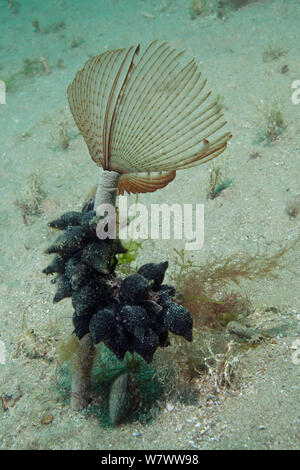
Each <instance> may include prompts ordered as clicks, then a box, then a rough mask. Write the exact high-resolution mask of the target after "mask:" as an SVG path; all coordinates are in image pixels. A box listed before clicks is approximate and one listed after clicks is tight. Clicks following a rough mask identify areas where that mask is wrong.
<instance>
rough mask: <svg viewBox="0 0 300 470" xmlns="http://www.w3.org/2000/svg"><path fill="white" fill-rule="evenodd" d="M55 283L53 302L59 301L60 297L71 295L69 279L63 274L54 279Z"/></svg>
mask: <svg viewBox="0 0 300 470" xmlns="http://www.w3.org/2000/svg"><path fill="white" fill-rule="evenodd" d="M55 283H56V285H57V291H56V294H55V296H54V298H53V302H54V303H57V302H60V301H61V300H62V299H65V298H66V297H71V295H72V288H71V284H70V281H69V279H68V278H67V276H65V275H64V274H60V275H59V276H57V278H56V279H55Z"/></svg>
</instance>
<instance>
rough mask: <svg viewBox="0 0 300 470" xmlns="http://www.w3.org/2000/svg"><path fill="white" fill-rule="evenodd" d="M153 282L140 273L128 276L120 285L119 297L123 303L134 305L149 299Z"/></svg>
mask: <svg viewBox="0 0 300 470" xmlns="http://www.w3.org/2000/svg"><path fill="white" fill-rule="evenodd" d="M150 286H151V282H149V281H148V280H147V279H145V278H144V277H143V276H141V275H140V274H138V273H136V274H131V275H130V276H128V277H126V279H124V281H122V284H121V286H120V291H119V297H120V300H121V302H122V303H125V304H129V305H133V304H139V303H141V302H143V301H144V300H147V297H148V292H149V289H150Z"/></svg>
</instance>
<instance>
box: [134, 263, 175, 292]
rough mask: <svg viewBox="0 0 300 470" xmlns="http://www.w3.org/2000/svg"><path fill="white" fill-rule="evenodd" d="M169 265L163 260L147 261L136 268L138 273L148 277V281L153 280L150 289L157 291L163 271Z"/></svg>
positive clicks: (162, 277)
mask: <svg viewBox="0 0 300 470" xmlns="http://www.w3.org/2000/svg"><path fill="white" fill-rule="evenodd" d="M168 266H169V263H168V261H165V262H164V263H158V264H156V263H148V264H144V265H143V266H141V267H140V269H139V270H138V273H139V274H141V275H142V276H144V277H145V278H146V279H149V281H153V287H152V289H153V290H154V291H157V290H158V289H159V288H160V286H161V284H162V282H163V280H164V277H165V272H166V270H167V268H168Z"/></svg>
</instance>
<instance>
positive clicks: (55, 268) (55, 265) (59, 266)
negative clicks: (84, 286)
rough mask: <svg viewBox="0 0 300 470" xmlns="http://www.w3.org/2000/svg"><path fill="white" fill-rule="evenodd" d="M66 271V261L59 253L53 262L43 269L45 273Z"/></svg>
mask: <svg viewBox="0 0 300 470" xmlns="http://www.w3.org/2000/svg"><path fill="white" fill-rule="evenodd" d="M64 272H65V262H64V259H63V258H62V257H61V256H59V255H56V256H54V258H53V260H52V262H51V263H50V264H49V265H48V266H47V267H46V268H45V269H43V273H44V274H53V273H58V274H63V273H64Z"/></svg>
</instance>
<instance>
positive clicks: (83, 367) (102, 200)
mask: <svg viewBox="0 0 300 470" xmlns="http://www.w3.org/2000/svg"><path fill="white" fill-rule="evenodd" d="M119 177H120V175H119V173H116V172H114V171H103V170H102V169H100V174H99V180H98V188H97V193H96V198H95V204H94V210H97V207H99V205H100V204H111V205H113V206H114V207H115V204H116V196H117V190H118V179H119ZM94 355H95V347H94V345H93V341H92V337H91V334H90V333H88V334H86V335H85V336H84V337H83V338H82V339H81V340H80V341H79V344H78V347H77V350H76V352H75V354H74V358H73V367H72V395H71V408H72V409H73V410H76V411H80V410H82V409H83V408H86V407H87V405H88V403H89V390H90V385H91V372H92V367H93V361H94Z"/></svg>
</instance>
